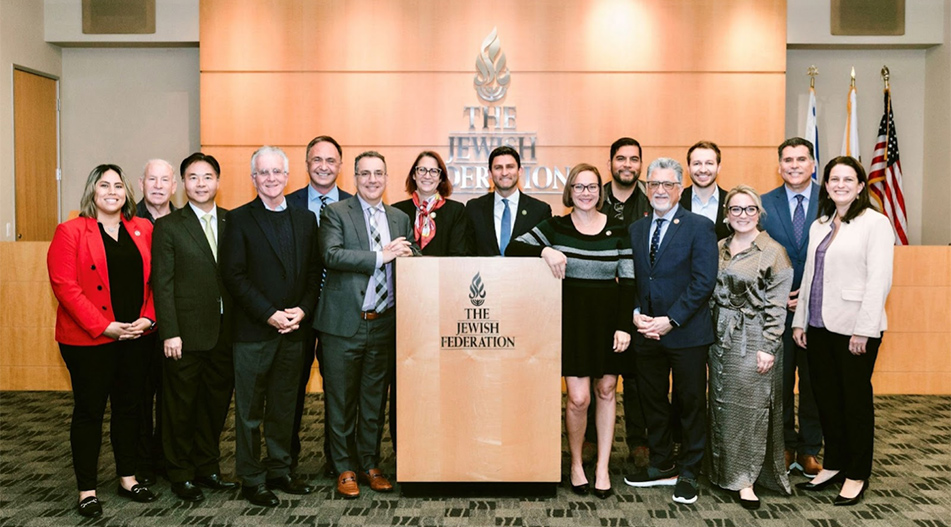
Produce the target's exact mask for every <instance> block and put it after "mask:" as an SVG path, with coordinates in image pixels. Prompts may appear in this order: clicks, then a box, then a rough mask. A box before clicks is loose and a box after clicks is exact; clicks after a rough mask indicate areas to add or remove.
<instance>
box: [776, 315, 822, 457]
mask: <svg viewBox="0 0 951 527" xmlns="http://www.w3.org/2000/svg"><path fill="white" fill-rule="evenodd" d="M792 317H793V315H792V313H787V315H786V331H785V332H784V333H783V363H782V367H783V440H784V441H785V443H786V450H792V451H794V452H797V453H799V454H802V455H808V456H815V455H818V454H819V451H820V450H822V424H821V423H820V422H819V409H818V408H816V398H815V397H813V395H812V393H813V389H812V376H811V375H810V374H809V371H810V368H809V364H808V359H807V358H806V355H807V354H806V350H804V349H802V348H800V347H799V346H797V345H796V343H795V342H793V339H792ZM797 370H798V371H799V429H798V430H797V429H796V400H795V397H796V396H795V388H796V371H797Z"/></svg>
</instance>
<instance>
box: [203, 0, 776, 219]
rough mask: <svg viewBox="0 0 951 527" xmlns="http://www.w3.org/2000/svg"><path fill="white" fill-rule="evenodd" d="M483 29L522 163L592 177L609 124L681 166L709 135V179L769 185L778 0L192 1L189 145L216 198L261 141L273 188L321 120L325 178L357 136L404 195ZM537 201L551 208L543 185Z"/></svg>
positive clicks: (390, 194) (294, 184)
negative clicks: (713, 164) (197, 121)
mask: <svg viewBox="0 0 951 527" xmlns="http://www.w3.org/2000/svg"><path fill="white" fill-rule="evenodd" d="M493 28H497V30H498V35H499V38H500V42H501V49H502V52H503V53H504V54H505V56H506V59H507V65H508V67H509V68H510V70H511V78H512V81H511V84H510V86H509V91H508V94H507V95H506V97H505V99H504V100H503V101H501V102H500V103H497V104H498V105H505V106H514V107H516V108H517V121H516V125H517V128H518V130H519V131H522V132H535V133H536V134H537V141H538V142H537V144H538V150H537V158H538V162H539V164H540V165H545V166H558V167H566V166H568V167H570V166H573V165H575V164H577V163H580V162H589V163H593V164H595V165H596V166H599V167H602V171H603V172H604V174H603V175H604V176H605V177H609V174H610V172H609V170H608V146H609V145H610V144H611V142H613V141H614V140H615V139H617V138H618V137H622V136H631V137H635V138H637V139H638V140H639V141H640V142H641V143H642V145H643V146H644V158H645V160H646V161H650V160H651V159H654V158H656V157H660V156H667V157H674V158H675V159H679V160H681V161H682V162H683V160H684V158H685V156H686V151H687V148H688V147H689V146H690V145H692V144H693V143H695V142H696V141H698V140H701V139H706V140H712V141H714V142H716V143H718V144H719V145H720V146H721V147H722V149H723V171H722V175H721V184H722V185H723V186H725V187H727V188H729V187H732V186H733V185H735V184H737V183H740V182H745V183H749V184H752V185H753V186H754V187H756V188H758V189H760V190H762V191H765V190H768V189H770V188H773V187H775V186H776V185H777V184H778V183H779V182H780V180H779V177H778V174H777V170H776V165H777V163H776V154H775V148H776V146H777V145H778V144H779V143H781V142H782V141H783V139H784V137H783V130H784V125H785V115H784V113H785V102H784V101H785V69H786V39H785V35H786V5H785V2H784V1H775V2H774V1H770V2H763V1H760V0H736V1H731V2H709V1H706V0H642V1H638V2H631V1H626V0H623V1H622V0H590V1H585V2H578V1H575V0H521V1H519V2H511V1H505V0H485V1H481V2H471V1H462V0H326V1H313V0H203V1H202V3H201V47H200V50H201V51H200V53H201V58H200V63H201V143H202V148H203V150H204V151H205V152H207V153H210V154H212V155H214V156H216V157H217V158H218V160H219V161H220V162H221V166H222V173H223V178H222V184H221V189H220V191H219V202H220V203H221V204H222V205H223V206H226V207H234V206H237V205H239V204H241V203H244V202H246V201H248V200H250V199H251V198H252V197H253V196H254V191H253V189H252V187H251V184H250V177H249V176H250V168H249V161H250V155H251V153H252V152H253V151H254V150H255V149H256V148H257V147H258V146H260V145H262V144H272V145H277V146H281V147H282V148H284V149H285V150H286V151H287V153H288V155H289V157H290V160H291V182H290V184H289V185H288V190H289V191H290V190H293V189H296V188H300V187H302V186H303V185H305V184H306V182H307V176H306V171H305V166H304V146H305V145H306V144H307V143H308V142H309V141H310V139H311V138H313V137H314V136H317V135H321V134H329V135H332V136H334V137H335V138H336V139H337V140H338V141H340V142H341V144H342V145H343V147H344V169H343V170H342V172H341V178H340V181H339V183H340V185H341V187H342V188H344V189H347V190H352V189H353V181H352V160H353V158H354V157H355V156H356V155H357V154H358V153H360V152H361V151H364V150H368V149H375V150H379V151H380V152H381V153H383V154H384V155H385V156H386V157H387V161H388V169H389V173H390V178H389V183H388V190H387V196H386V198H387V200H388V201H390V202H394V201H399V200H402V199H404V198H405V194H404V192H403V182H404V179H405V176H406V173H407V171H408V169H409V165H410V163H412V160H413V159H414V158H415V157H416V154H417V153H419V151H421V150H423V149H433V150H436V151H439V152H441V153H442V154H443V155H444V156H445V157H448V155H447V154H448V153H449V152H448V147H449V140H448V137H449V135H450V133H452V132H462V131H465V130H466V129H467V128H468V119H467V117H466V115H465V114H464V110H463V109H464V107H466V106H480V105H484V103H482V102H481V101H480V100H479V99H478V97H477V95H476V93H475V90H474V88H473V78H474V76H475V73H476V70H475V61H476V57H477V55H478V53H479V52H480V51H481V50H480V47H481V44H482V41H483V39H484V38H485V37H486V36H487V35H488V34H489V33H490V31H492V29H493ZM645 168H646V163H645ZM469 197H471V195H457V198H458V199H460V200H461V201H465V200H467V199H468V198H469ZM543 199H546V201H548V202H549V203H551V204H552V205H554V206H555V210H556V211H562V210H563V207H562V206H561V203H560V196H552V195H547V196H544V198H543Z"/></svg>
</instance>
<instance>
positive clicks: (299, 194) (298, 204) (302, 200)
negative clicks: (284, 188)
mask: <svg viewBox="0 0 951 527" xmlns="http://www.w3.org/2000/svg"><path fill="white" fill-rule="evenodd" d="M309 186H310V183H308V184H306V185H304V188H299V189H297V190H295V191H294V192H291V193H290V194H288V195H287V196H285V199H287V206H288V207H290V208H292V209H304V210H310V209H309V208H307V205H308V202H309V201H310V196H309V195H308V194H307V187H309ZM337 192H339V193H340V197H339V199H338V201H343V200H345V199H347V198H352V197H353V194H351V193H349V192H345V191H344V190H343V189H342V188H340V187H337Z"/></svg>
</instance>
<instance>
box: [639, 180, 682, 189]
mask: <svg viewBox="0 0 951 527" xmlns="http://www.w3.org/2000/svg"><path fill="white" fill-rule="evenodd" d="M679 184H680V183H677V182H676V181H648V182H647V188H649V189H651V190H657V189H658V188H660V187H661V185H663V187H664V190H674V188H676V187H677V185H679Z"/></svg>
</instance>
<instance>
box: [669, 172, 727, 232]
mask: <svg viewBox="0 0 951 527" xmlns="http://www.w3.org/2000/svg"><path fill="white" fill-rule="evenodd" d="M717 193H718V194H719V196H717V197H718V198H719V199H720V201H719V203H720V206H719V207H717V220H716V222H714V230H715V231H716V233H717V241H719V240H722V239H723V238H726V237H727V236H729V235H730V234H731V233H732V232H733V229H731V228H730V226H729V225H727V224H726V223H724V222H723V207H724V206H726V194H727V192H726V191H725V190H723V189H722V188H720V186H719V185H717ZM680 206H681V207H684V208H685V209H687V210H689V211H693V186H690V187H687V188H685V189H684V191H683V193H682V194H681V195H680Z"/></svg>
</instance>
